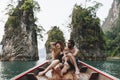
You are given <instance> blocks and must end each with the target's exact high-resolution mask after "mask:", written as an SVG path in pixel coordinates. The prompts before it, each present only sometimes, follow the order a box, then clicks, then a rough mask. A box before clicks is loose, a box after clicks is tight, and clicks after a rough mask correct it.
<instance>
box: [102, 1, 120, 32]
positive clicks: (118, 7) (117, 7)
mask: <svg viewBox="0 0 120 80" xmlns="http://www.w3.org/2000/svg"><path fill="white" fill-rule="evenodd" d="M119 11H120V0H114V1H113V3H112V7H111V9H110V10H109V14H108V16H107V18H106V19H105V21H104V22H103V24H102V29H103V31H104V32H107V31H109V30H110V29H111V28H112V27H113V26H114V25H115V24H116V22H117V20H118V16H119Z"/></svg>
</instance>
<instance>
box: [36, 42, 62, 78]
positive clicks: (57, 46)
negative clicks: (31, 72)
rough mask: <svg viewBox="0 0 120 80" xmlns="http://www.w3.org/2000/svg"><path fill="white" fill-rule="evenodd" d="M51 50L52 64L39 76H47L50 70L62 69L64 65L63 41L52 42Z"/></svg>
mask: <svg viewBox="0 0 120 80" xmlns="http://www.w3.org/2000/svg"><path fill="white" fill-rule="evenodd" d="M50 45H51V50H52V62H51V64H50V65H49V66H48V67H47V68H46V69H45V70H44V71H42V72H39V73H38V76H41V75H44V74H46V73H47V72H48V71H49V70H51V69H53V68H55V67H58V66H59V67H60V66H61V65H62V57H63V55H64V54H63V50H64V43H63V42H62V41H57V42H51V43H50Z"/></svg>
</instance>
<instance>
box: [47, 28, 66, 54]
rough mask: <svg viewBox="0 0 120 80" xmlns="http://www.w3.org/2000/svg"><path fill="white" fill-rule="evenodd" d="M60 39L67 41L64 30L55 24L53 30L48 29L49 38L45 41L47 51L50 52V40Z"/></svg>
mask: <svg viewBox="0 0 120 80" xmlns="http://www.w3.org/2000/svg"><path fill="white" fill-rule="evenodd" d="M58 40H60V41H62V42H64V43H65V38H64V35H63V32H62V31H61V30H60V29H59V27H57V26H54V27H52V29H51V30H49V31H48V39H47V41H46V43H45V46H46V48H47V53H49V49H50V42H56V41H58Z"/></svg>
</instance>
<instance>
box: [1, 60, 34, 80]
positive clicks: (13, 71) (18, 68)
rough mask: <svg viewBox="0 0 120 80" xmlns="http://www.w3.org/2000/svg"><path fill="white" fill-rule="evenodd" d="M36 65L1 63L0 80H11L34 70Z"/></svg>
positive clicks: (18, 62)
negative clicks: (31, 69)
mask: <svg viewBox="0 0 120 80" xmlns="http://www.w3.org/2000/svg"><path fill="white" fill-rule="evenodd" d="M35 65H36V62H35V61H28V62H24V61H13V62H7V61H6V62H0V66H1V67H0V78H1V79H0V80H10V78H12V77H14V76H15V75H18V74H20V73H22V72H24V71H26V70H28V69H29V68H32V67H33V66H35Z"/></svg>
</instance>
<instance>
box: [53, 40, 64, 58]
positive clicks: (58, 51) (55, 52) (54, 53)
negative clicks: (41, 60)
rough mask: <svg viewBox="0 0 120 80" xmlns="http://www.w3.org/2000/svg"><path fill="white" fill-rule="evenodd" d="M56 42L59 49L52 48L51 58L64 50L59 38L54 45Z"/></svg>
mask: <svg viewBox="0 0 120 80" xmlns="http://www.w3.org/2000/svg"><path fill="white" fill-rule="evenodd" d="M56 44H60V50H58V49H57V48H55V49H54V51H53V53H52V58H53V59H56V57H57V56H58V55H59V54H60V52H62V51H63V50H64V43H63V42H62V41H60V40H58V41H57V42H56V43H55V46H56Z"/></svg>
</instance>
